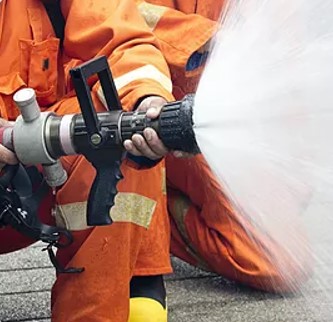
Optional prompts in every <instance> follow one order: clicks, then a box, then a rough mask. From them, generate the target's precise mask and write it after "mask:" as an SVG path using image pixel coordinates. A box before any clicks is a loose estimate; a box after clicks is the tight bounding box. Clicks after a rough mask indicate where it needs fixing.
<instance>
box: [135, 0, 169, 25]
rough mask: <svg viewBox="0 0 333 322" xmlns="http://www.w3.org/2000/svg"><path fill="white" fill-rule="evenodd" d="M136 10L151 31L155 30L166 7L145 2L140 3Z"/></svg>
mask: <svg viewBox="0 0 333 322" xmlns="http://www.w3.org/2000/svg"><path fill="white" fill-rule="evenodd" d="M138 9H139V11H140V13H141V15H142V17H143V18H144V19H145V21H146V23H147V25H148V26H149V28H150V29H151V30H154V29H155V27H156V25H157V24H158V22H159V21H160V19H161V17H162V16H163V14H164V12H165V11H166V10H167V8H166V7H162V6H157V5H153V4H150V3H146V2H142V3H140V4H139V5H138Z"/></svg>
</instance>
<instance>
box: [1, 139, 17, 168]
mask: <svg viewBox="0 0 333 322" xmlns="http://www.w3.org/2000/svg"><path fill="white" fill-rule="evenodd" d="M0 162H2V163H6V164H16V163H18V160H17V158H16V156H15V154H14V153H13V152H12V151H10V150H8V149H7V148H6V147H4V146H3V145H1V144H0Z"/></svg>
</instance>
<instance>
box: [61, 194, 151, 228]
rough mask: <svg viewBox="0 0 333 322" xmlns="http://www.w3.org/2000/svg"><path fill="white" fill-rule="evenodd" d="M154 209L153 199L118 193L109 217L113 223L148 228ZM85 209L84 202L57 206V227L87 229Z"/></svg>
mask: <svg viewBox="0 0 333 322" xmlns="http://www.w3.org/2000/svg"><path fill="white" fill-rule="evenodd" d="M155 207H156V201H155V200H153V199H150V198H147V197H145V196H142V195H139V194H136V193H125V192H119V193H118V194H117V195H116V198H115V205H114V206H113V207H112V208H111V211H110V216H111V218H112V220H113V221H114V222H131V223H134V224H137V225H139V226H142V227H144V228H148V227H149V225H150V222H151V219H152V216H153V213H154V211H155ZM86 208H87V202H86V201H83V202H74V203H70V204H65V205H58V206H57V209H56V210H57V211H56V215H55V217H56V223H57V226H58V227H63V228H67V229H69V230H72V231H75V230H84V229H88V228H89V226H88V225H87V220H86Z"/></svg>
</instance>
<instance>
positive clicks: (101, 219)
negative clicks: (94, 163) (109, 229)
mask: <svg viewBox="0 0 333 322" xmlns="http://www.w3.org/2000/svg"><path fill="white" fill-rule="evenodd" d="M120 163H121V161H113V162H110V163H109V164H105V165H102V166H98V167H96V171H97V173H96V177H95V180H94V182H93V185H92V187H91V190H90V193H89V198H88V207H87V224H88V226H102V225H110V224H112V219H111V216H110V210H111V208H112V206H113V205H114V203H115V201H114V199H115V196H116V194H117V192H118V191H117V183H118V181H119V180H121V179H122V178H123V176H122V174H121V172H120Z"/></svg>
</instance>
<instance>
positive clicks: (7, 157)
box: [0, 118, 18, 168]
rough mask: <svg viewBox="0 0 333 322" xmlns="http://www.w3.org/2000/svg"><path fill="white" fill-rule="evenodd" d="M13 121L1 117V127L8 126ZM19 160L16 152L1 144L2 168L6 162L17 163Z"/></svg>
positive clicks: (0, 157) (0, 161) (0, 166)
mask: <svg viewBox="0 0 333 322" xmlns="http://www.w3.org/2000/svg"><path fill="white" fill-rule="evenodd" d="M10 124H11V123H10V122H9V121H7V120H5V119H3V118H0V127H4V126H8V125H10ZM16 163H18V160H17V158H16V156H15V154H14V153H13V152H12V151H10V150H9V149H7V148H6V147H4V146H3V145H2V144H0V168H2V167H3V166H5V165H6V164H16Z"/></svg>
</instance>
